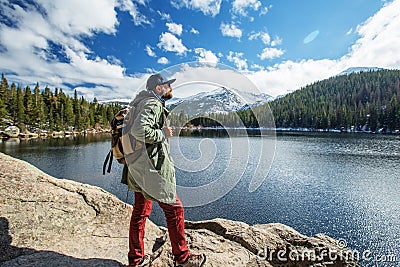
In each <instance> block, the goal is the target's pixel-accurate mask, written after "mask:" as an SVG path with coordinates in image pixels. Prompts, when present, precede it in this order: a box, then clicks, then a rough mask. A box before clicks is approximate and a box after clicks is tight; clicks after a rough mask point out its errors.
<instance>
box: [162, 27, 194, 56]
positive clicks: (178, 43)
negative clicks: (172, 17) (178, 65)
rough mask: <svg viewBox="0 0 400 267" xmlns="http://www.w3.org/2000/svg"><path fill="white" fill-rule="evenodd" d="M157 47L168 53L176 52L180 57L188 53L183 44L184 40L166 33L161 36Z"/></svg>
mask: <svg viewBox="0 0 400 267" xmlns="http://www.w3.org/2000/svg"><path fill="white" fill-rule="evenodd" d="M157 46H158V47H159V48H161V49H164V50H165V51H168V52H176V53H177V54H178V55H183V54H184V53H186V51H188V49H187V48H186V46H184V45H183V44H182V40H180V39H178V38H176V36H175V35H173V34H172V33H169V32H164V33H162V34H161V36H160V42H159V43H158V44H157Z"/></svg>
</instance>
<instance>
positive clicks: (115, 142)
mask: <svg viewBox="0 0 400 267" xmlns="http://www.w3.org/2000/svg"><path fill="white" fill-rule="evenodd" d="M128 111H129V109H128V108H124V109H121V110H120V111H118V113H117V114H115V115H114V118H113V119H112V120H111V122H110V127H111V149H110V151H109V152H108V153H107V156H106V158H105V160H104V163H103V175H105V174H106V168H107V163H108V168H107V172H108V173H110V172H111V165H112V161H113V158H115V159H116V160H117V161H118V163H120V164H126V162H125V157H124V149H123V146H122V130H123V127H124V120H125V117H126V116H127V114H128Z"/></svg>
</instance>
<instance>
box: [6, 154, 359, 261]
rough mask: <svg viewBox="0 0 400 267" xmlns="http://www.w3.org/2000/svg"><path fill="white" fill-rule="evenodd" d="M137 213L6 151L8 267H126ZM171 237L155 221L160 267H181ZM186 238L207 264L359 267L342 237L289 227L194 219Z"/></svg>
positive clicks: (151, 233) (149, 243)
mask: <svg viewBox="0 0 400 267" xmlns="http://www.w3.org/2000/svg"><path fill="white" fill-rule="evenodd" d="M131 212H132V207H131V206H130V205H126V204H125V203H123V202H122V201H120V200H119V199H117V198H116V197H115V196H113V195H111V194H110V193H108V192H106V191H104V190H103V189H101V188H98V187H94V186H90V185H85V184H80V183H77V182H74V181H70V180H62V179H56V178H53V177H51V176H49V175H47V174H45V173H43V172H42V171H40V170H38V169H37V168H35V167H33V166H32V165H30V164H28V163H26V162H23V161H21V160H18V159H14V158H12V157H10V156H7V155H5V154H2V153H0V266H2V267H3V266H4V267H14V266H50V267H51V266H85V267H86V266H88V267H89V266H126V265H127V251H128V231H129V220H130V214H131ZM166 233H167V231H166V229H165V228H164V227H158V226H156V225H155V224H154V223H152V222H151V221H150V220H149V221H148V222H147V224H146V237H145V249H146V252H151V251H156V253H159V252H161V254H160V256H159V257H158V258H157V259H156V260H155V261H154V262H153V264H152V266H159V267H161V266H173V259H172V254H171V246H170V243H169V239H168V237H167V234H166ZM186 235H187V241H188V245H189V248H190V250H191V251H192V252H195V253H200V252H201V253H206V255H207V264H206V266H328V265H329V266H357V265H356V263H355V261H353V260H352V259H351V257H350V260H346V257H343V256H341V254H343V253H344V252H346V251H348V250H347V249H342V248H340V247H339V246H338V245H337V244H338V243H337V241H336V240H334V239H332V238H330V237H328V236H325V235H322V234H319V235H316V236H314V237H307V236H304V235H301V234H300V233H298V232H297V231H295V230H294V229H292V228H290V227H288V226H285V225H282V224H265V225H254V226H250V225H247V224H245V223H243V222H234V221H229V220H225V219H214V220H210V221H200V222H186ZM279 250H281V251H283V252H285V253H286V256H289V253H292V254H293V255H303V254H305V253H314V254H315V256H316V259H314V260H309V259H307V257H306V259H302V258H300V259H298V260H295V261H293V260H290V259H288V260H287V261H280V260H279V259H278V256H277V253H276V252H273V251H279ZM324 251H329V252H332V251H336V254H334V255H335V256H336V260H335V261H334V262H330V261H331V260H330V258H329V257H328V256H327V255H325V253H324ZM296 253H297V254H296ZM301 253H303V254H301ZM287 258H289V257H287Z"/></svg>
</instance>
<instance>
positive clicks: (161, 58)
mask: <svg viewBox="0 0 400 267" xmlns="http://www.w3.org/2000/svg"><path fill="white" fill-rule="evenodd" d="M157 63H158V64H163V65H166V64H168V63H169V60H168V58H166V57H160V58H159V59H158V60H157Z"/></svg>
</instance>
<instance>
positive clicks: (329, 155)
mask: <svg viewBox="0 0 400 267" xmlns="http://www.w3.org/2000/svg"><path fill="white" fill-rule="evenodd" d="M235 138H239V139H238V140H237V141H239V142H241V141H243V140H241V139H240V138H245V137H235ZM231 141H232V138H226V137H216V138H210V137H208V138H206V139H204V138H201V137H179V138H176V137H175V138H173V139H172V140H171V145H172V154H173V157H174V159H175V163H176V165H177V183H178V185H179V186H201V185H205V184H209V183H210V182H212V181H214V180H217V179H218V177H220V176H221V175H222V174H223V173H224V172H226V171H227V168H229V171H230V172H231V173H233V174H236V173H240V174H243V175H240V176H239V177H240V180H238V182H237V184H236V185H235V186H234V187H233V189H232V190H230V191H229V192H228V193H227V194H224V195H223V196H222V197H221V198H219V199H217V200H216V201H214V202H211V203H208V204H205V205H202V206H198V207H188V208H186V211H185V216H186V219H187V220H205V219H212V218H216V217H220V218H226V219H231V220H238V221H243V222H246V223H248V224H263V223H271V222H279V223H283V224H286V225H289V226H292V227H293V228H295V229H296V230H298V231H299V232H301V233H303V234H306V235H314V234H317V233H325V234H327V235H330V236H332V237H334V238H337V239H343V240H345V241H346V242H347V244H348V246H349V247H350V248H352V249H356V250H357V251H359V252H364V251H371V255H370V259H369V260H367V261H363V262H362V265H365V266H399V260H400V249H399V247H400V220H399V219H400V205H399V203H400V194H399V192H400V175H399V174H400V136H389V135H372V134H347V133H289V134H287V133H286V134H282V135H278V136H277V139H276V148H275V157H274V160H273V162H272V165H271V168H270V169H268V168H267V167H268V164H265V166H266V168H265V176H266V178H265V180H264V181H263V182H262V184H261V186H260V187H259V188H258V189H257V190H255V191H254V192H251V193H250V192H249V190H248V187H249V184H250V181H251V179H252V178H253V176H254V170H255V168H256V167H257V166H258V164H257V159H258V154H259V152H260V151H259V148H260V147H261V146H262V145H263V143H264V142H268V140H267V138H263V137H250V138H246V140H245V141H246V143H247V146H248V147H247V149H248V151H249V153H248V154H246V153H243V154H244V155H245V156H243V158H240V157H234V156H232V155H231V154H230V153H231V151H232V142H231ZM176 143H179V145H176ZM174 144H175V146H174ZM109 146H110V144H109V139H108V137H106V136H95V137H93V136H92V137H86V138H84V137H76V138H72V139H47V140H28V141H20V142H13V141H11V142H10V141H7V142H5V141H1V142H0V151H1V152H4V153H6V154H9V155H11V156H14V157H16V158H20V159H23V160H26V161H28V162H30V163H32V164H33V165H35V166H37V167H38V168H39V169H41V170H43V171H45V172H46V173H48V174H50V175H52V176H55V177H58V178H66V179H71V180H75V181H78V182H83V183H88V184H92V185H96V186H100V187H102V188H104V189H105V190H107V191H109V192H111V193H113V194H115V195H116V196H118V197H119V198H120V199H122V200H124V201H125V200H126V193H127V191H126V187H125V186H124V185H122V184H120V182H119V181H120V173H121V171H122V168H121V165H119V164H118V163H117V162H116V161H114V163H113V167H112V172H111V173H110V174H107V175H105V176H103V175H102V165H103V161H104V157H105V155H106V153H107V152H108V150H109ZM184 159H186V161H184ZM203 159H204V160H203ZM210 159H211V160H210ZM208 160H210V162H209V163H207V161H208ZM232 162H233V164H232ZM243 162H244V163H245V164H244V163H243ZM190 164H193V166H190ZM243 164H244V165H243ZM243 166H245V167H243ZM191 170H196V171H191ZM233 176H234V175H233ZM233 176H232V177H233ZM233 178H234V177H233ZM233 178H232V179H233ZM235 179H236V178H235ZM132 196H133V194H132V193H129V198H128V202H130V203H132V201H133V200H132ZM190 197H191V196H190V195H189V196H187V195H182V196H181V198H182V199H183V200H185V199H190ZM184 204H185V201H184ZM150 218H151V219H152V220H153V221H154V222H155V223H157V224H160V225H165V222H164V216H163V214H162V211H161V209H160V208H159V207H158V205H154V209H153V213H152V215H151V217H150ZM393 255H394V257H395V258H396V259H397V261H396V262H393V261H392V260H393ZM385 257H386V259H387V260H388V259H389V260H390V261H386V262H383V261H382V260H384V259H385ZM380 260H381V261H382V262H379V261H380Z"/></svg>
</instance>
